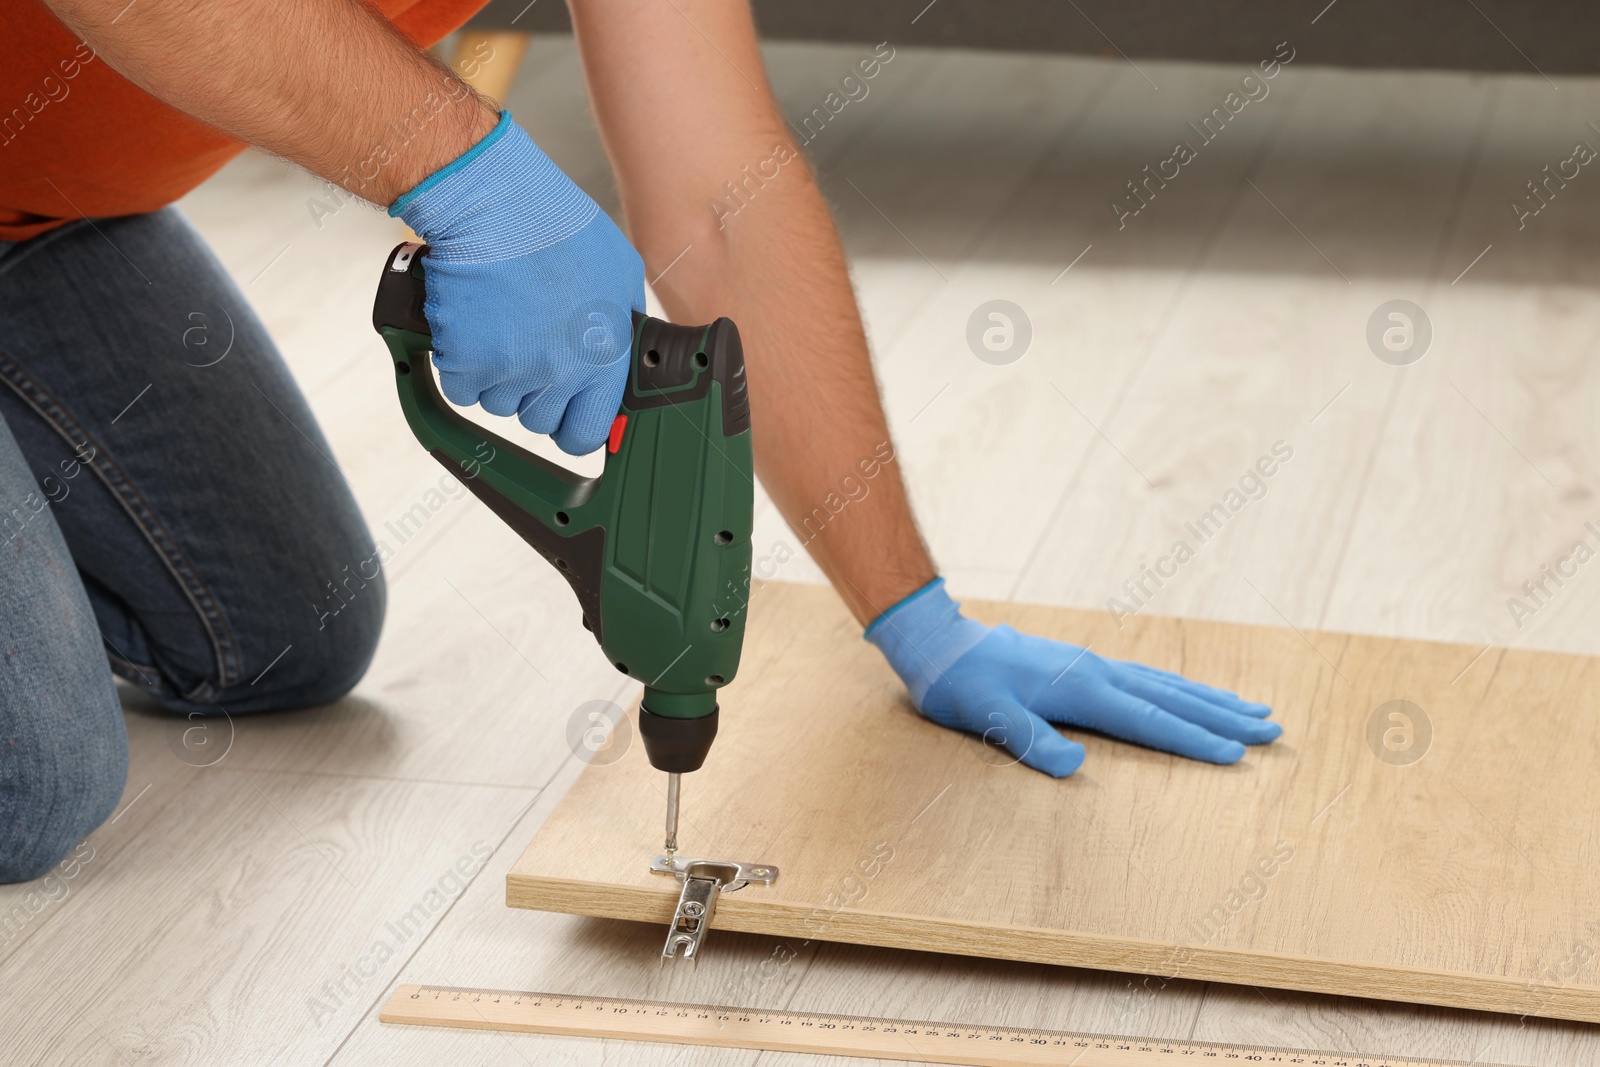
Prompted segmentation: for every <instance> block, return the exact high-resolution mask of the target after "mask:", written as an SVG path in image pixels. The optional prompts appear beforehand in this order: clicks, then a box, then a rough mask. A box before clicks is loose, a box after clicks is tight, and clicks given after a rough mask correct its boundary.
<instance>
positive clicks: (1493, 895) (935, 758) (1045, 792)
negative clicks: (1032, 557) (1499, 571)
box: [507, 585, 1600, 1021]
mask: <svg viewBox="0 0 1600 1067" xmlns="http://www.w3.org/2000/svg"><path fill="white" fill-rule="evenodd" d="M974 611H975V613H976V614H977V615H979V616H980V617H983V618H985V619H987V620H990V621H1000V620H1002V619H1003V620H1006V621H1009V622H1012V623H1013V624H1015V625H1016V626H1018V627H1019V628H1023V629H1028V630H1032V631H1035V632H1039V633H1044V634H1048V635H1051V636H1056V637H1060V638H1064V639H1075V640H1079V641H1084V640H1087V641H1088V642H1089V643H1091V644H1092V646H1093V647H1094V648H1095V650H1096V651H1098V652H1101V653H1103V654H1106V655H1111V656H1121V657H1128V658H1136V659H1140V660H1143V661H1145V662H1149V663H1153V664H1156V665H1158V666H1162V667H1166V668H1169V669H1174V670H1184V671H1186V672H1187V673H1189V674H1191V675H1192V676H1194V677H1197V678H1201V679H1205V680H1207V681H1210V682H1213V683H1216V684H1220V685H1225V686H1230V687H1234V688H1237V689H1239V690H1241V691H1242V692H1244V693H1245V694H1246V695H1248V696H1250V697H1253V698H1256V699H1261V700H1266V701H1269V702H1271V703H1272V704H1273V705H1274V706H1275V707H1276V708H1277V709H1278V714H1279V716H1280V718H1281V720H1282V721H1283V723H1284V726H1285V737H1284V739H1283V741H1282V742H1280V743H1279V744H1277V745H1274V746H1271V747H1269V748H1265V749H1255V750H1252V752H1251V753H1250V754H1249V755H1248V756H1247V757H1246V759H1245V761H1244V762H1243V763H1242V764H1240V765H1238V766H1236V767H1232V768H1216V767H1210V766H1205V765H1201V764H1197V763H1191V762H1188V761H1183V760H1178V759H1174V758H1171V757H1167V756H1164V755H1161V754H1158V753H1154V752H1149V751H1145V750H1141V749H1138V748H1135V747H1132V746H1128V745H1123V744H1120V743H1116V742H1113V741H1110V740H1107V739H1099V738H1093V737H1087V736H1086V737H1084V738H1083V739H1084V740H1085V742H1086V744H1087V746H1088V749H1089V756H1088V762H1087V764H1086V767H1085V769H1084V770H1083V771H1081V772H1080V773H1079V774H1078V775H1077V776H1075V777H1073V778H1072V779H1069V780H1066V781H1064V782H1056V781H1052V780H1050V779H1047V778H1044V777H1042V776H1040V775H1037V774H1035V773H1033V772H1031V771H1028V770H1026V769H1024V768H1021V767H1017V766H1009V765H1004V764H1005V763H1006V759H1005V758H1004V757H998V758H997V754H996V753H995V752H994V751H992V750H989V749H985V748H983V747H982V746H981V745H979V744H978V743H977V742H976V741H974V740H972V739H968V738H963V737H961V736H958V735H956V734H953V733H950V732H948V731H945V730H942V729H940V728H939V727H936V726H933V725H932V724H930V723H927V722H925V721H923V720H922V719H921V718H919V717H917V716H916V715H914V714H913V713H912V712H911V711H910V709H909V708H908V707H906V706H905V705H904V703H903V702H902V698H901V697H900V695H899V691H898V682H897V681H896V680H895V679H894V677H893V675H892V674H891V673H890V672H889V670H888V669H887V668H886V667H885V666H884V665H883V664H882V663H881V661H880V660H879V659H878V654H877V652H876V651H875V650H874V649H872V648H870V647H869V646H867V645H865V644H864V643H862V642H861V641H860V639H859V637H858V636H857V633H856V631H855V629H854V627H853V625H851V623H850V622H849V620H848V618H847V616H846V615H845V614H844V612H843V610H842V609H841V608H840V607H839V606H838V605H837V603H836V601H835V600H834V599H833V597H832V595H831V594H830V593H829V592H827V591H826V590H819V589H814V588H810V587H802V586H779V585H774V586H771V587H768V588H767V589H766V590H764V591H763V592H762V593H760V594H758V599H757V600H756V602H755V605H754V614H753V618H752V620H751V630H750V636H749V639H748V642H747V653H746V654H747V660H746V666H745V667H744V668H743V669H742V670H741V673H740V676H739V679H738V681H736V682H735V684H734V685H733V686H731V687H730V688H729V690H728V692H727V693H726V699H725V700H724V702H723V703H724V707H725V708H727V711H728V713H727V714H726V715H724V717H723V723H722V734H721V736H720V737H719V740H718V743H717V747H716V748H715V749H714V750H713V752H712V757H711V760H710V761H709V763H708V764H707V767H706V769H705V770H703V771H701V772H698V773H697V774H695V775H692V776H691V777H690V778H689V780H688V781H687V782H686V785H685V805H686V807H685V824H686V827H687V829H686V831H685V833H684V835H683V845H684V848H685V850H686V851H687V852H688V853H690V854H704V855H714V856H726V857H730V858H739V859H748V860H761V861H767V862H772V863H776V864H778V865H779V866H780V867H782V868H783V870H784V874H783V877H782V879H781V880H780V881H779V882H778V884H777V885H775V886H773V887H770V888H761V889H757V888H751V889H746V890H743V891H740V892H738V893H731V894H727V895H725V897H724V898H723V900H722V902H721V904H720V905H719V911H718V915H717V925H718V926H720V927H722V928H724V929H736V930H748V931H754V932H762V933H771V934H782V935H789V936H797V937H807V938H822V939H825V940H836V941H847V942H856V943H862V944H872V945H882V946H888V947H896V948H915V949H927V950H933V951H941V952H953V953H958V954H963V955H975V956H990V957H997V958H1005V959H1013V960H1024V961H1032V962H1044V963H1058V964H1074V965H1080V966H1087V967H1095V968H1104V969H1117V970H1124V971H1141V972H1145V973H1152V974H1164V975H1168V976H1181V977H1185V978H1209V979H1217V980H1222V981H1228V982H1237V983H1247V984H1252V985H1266V986H1278V987H1282V988H1289V989H1302V990H1309V991H1317V992H1337V993H1353V994H1356V995H1362V996H1368V997H1375V998H1381V999H1395V1000H1409V1001H1415V1002H1419V1003H1430V1004H1445V1005H1453V1006H1459V1007H1468V1008H1478V1009H1485V1010H1498V1011H1511V1012H1518V1013H1524V1014H1537V1015H1549V1016H1554V1017H1562V1018H1574V1019H1585V1020H1589V1021H1600V986H1597V985H1596V984H1595V983H1594V982H1593V979H1592V972H1591V971H1590V970H1588V969H1587V968H1586V966H1584V965H1583V964H1584V962H1585V961H1586V960H1588V959H1590V958H1592V956H1593V952H1592V950H1591V951H1590V952H1588V953H1587V954H1585V953H1583V952H1582V951H1581V948H1580V946H1584V945H1586V944H1587V942H1588V941H1589V940H1591V939H1592V938H1593V937H1594V936H1595V935H1594V934H1593V933H1591V932H1590V931H1589V930H1588V928H1587V927H1585V926H1584V925H1583V916H1585V915H1586V914H1592V912H1593V909H1594V905H1595V903H1596V900H1595V897H1596V890H1595V888H1594V886H1593V883H1592V879H1589V878H1588V877H1587V874H1586V872H1587V870H1588V867H1589V864H1588V863H1587V860H1588V858H1589V857H1590V856H1592V854H1593V851H1594V846H1595V842H1596V836H1597V825H1596V818H1595V815H1594V813H1593V811H1592V809H1591V806H1590V805H1587V804H1586V803H1585V802H1584V799H1583V798H1584V796H1585V795H1586V794H1585V789H1586V784H1585V783H1586V780H1587V777H1588V771H1587V768H1588V767H1589V766H1591V765H1592V761H1593V759H1594V757H1595V755H1596V752H1595V750H1596V748H1597V747H1600V726H1597V725H1596V724H1595V722H1594V719H1593V717H1592V716H1591V715H1589V714H1588V713H1587V712H1586V711H1585V709H1586V708H1587V707H1591V706H1592V705H1593V703H1594V700H1595V699H1596V697H1600V664H1597V663H1596V662H1595V661H1593V660H1590V659H1587V658H1581V657H1573V656H1563V655H1558V654H1553V653H1524V652H1515V651H1511V652H1501V651H1495V652H1491V653H1489V654H1488V655H1486V656H1485V657H1484V660H1483V662H1481V663H1480V664H1478V665H1477V666H1476V667H1475V668H1474V669H1472V670H1466V669H1465V668H1467V667H1468V665H1469V663H1470V662H1471V661H1472V659H1473V656H1474V654H1475V652H1476V650H1475V649H1471V648H1468V647H1464V646H1455V645H1446V644H1432V643H1423V642H1413V641H1396V640H1389V639H1383V638H1369V637H1356V636H1349V635H1341V634H1327V633H1310V634H1304V635H1302V634H1300V633H1298V632H1296V631H1294V630H1287V629H1275V628H1267V627H1250V626H1237V625H1231V624H1222V623H1208V622H1196V621H1185V620H1176V619H1164V618H1141V619H1137V620H1130V621H1128V622H1127V623H1126V625H1125V627H1124V629H1122V630H1121V631H1118V630H1117V629H1116V627H1115V625H1114V624H1113V623H1112V622H1111V621H1110V619H1109V617H1108V616H1106V615H1104V614H1101V613H1084V612H1076V611H1070V610H1062V609H1056V608H1045V607H1029V606H1021V605H998V604H980V605H975V606H974ZM1396 699H1405V700H1408V701H1412V702H1414V703H1415V704H1416V705H1418V706H1420V707H1421V708H1422V709H1424V710H1423V714H1424V715H1425V716H1426V720H1427V721H1428V722H1429V723H1430V724H1431V738H1429V739H1426V740H1424V739H1423V737H1422V733H1421V732H1420V731H1419V732H1418V734H1417V735H1416V741H1415V744H1416V746H1417V748H1418V749H1420V750H1422V751H1424V755H1423V756H1422V758H1421V759H1420V760H1418V761H1416V762H1414V763H1411V764H1409V765H1400V764H1397V763H1395V762H1391V761H1389V760H1385V759H1380V758H1379V756H1378V755H1377V754H1376V751H1387V750H1385V749H1383V747H1382V745H1381V744H1378V745H1377V748H1376V751H1375V749H1374V747H1373V746H1372V745H1371V744H1369V741H1368V723H1369V720H1370V719H1371V718H1372V717H1373V715H1374V713H1375V711H1376V710H1377V709H1379V708H1380V706H1382V705H1384V704H1386V703H1387V702H1389V701H1391V700H1396ZM1419 721H1420V720H1419ZM1527 738H1561V740H1562V745H1561V750H1562V754H1563V755H1564V756H1565V757H1566V758H1563V759H1551V756H1552V754H1553V753H1552V752H1551V744H1552V742H1548V741H1547V742H1544V743H1540V744H1530V743H1528V742H1527V740H1526V739H1527ZM663 787H664V776H663V775H661V774H659V773H658V772H655V771H654V770H652V769H651V768H650V767H649V766H648V764H647V763H646V761H645V759H644V754H643V752H642V750H641V749H640V748H639V747H638V746H635V748H634V749H633V750H632V751H630V752H628V753H627V754H626V756H625V757H624V758H623V759H621V760H619V761H618V762H616V763H614V764H611V765H609V766H604V767H593V768H591V769H589V770H588V771H587V772H585V774H584V775H583V776H582V777H581V778H580V779H579V781H578V783H577V784H576V785H575V786H574V788H573V789H572V791H571V793H570V794H568V796H567V797H566V798H565V799H564V800H563V802H562V803H561V805H560V806H559V807H558V808H557V810H556V812H555V813H554V814H553V815H552V817H551V819H550V821H549V822H548V823H547V824H546V826H545V828H544V829H543V830H542V831H541V832H540V834H539V835H538V836H537V837H536V838H535V840H534V843H533V844H532V845H531V846H530V847H529V849H528V851H527V852H526V853H525V854H524V856H523V857H522V859H521V860H520V861H518V863H517V864H516V865H515V866H514V867H513V868H512V870H511V872H510V874H509V875H508V876H507V900H508V903H510V904H511V905H513V906H516V907H529V908H538V909H543V910H551V911H566V912H574V913H580V914H588V915H597V916H606V917H612V918H626V919H638V920H644V921H649V922H660V923H665V922H666V920H667V919H668V918H669V917H670V915H671V910H672V902H673V897H674V893H675V886H674V883H672V882H671V881H669V880H668V879H665V878H663V877H661V876H658V875H652V874H650V873H649V872H648V871H647V869H646V865H647V863H648V861H649V857H650V855H651V852H652V850H653V849H654V848H655V847H656V845H657V841H658V831H657V822H658V816H657V812H659V811H660V810H661V806H662V803H663V799H662V798H663ZM887 853H892V859H890V860H889V861H887V862H877V863H874V862H871V858H872V857H874V856H876V857H878V858H879V860H880V861H881V860H882V857H883V856H884V855H885V854H887ZM864 872H865V873H864ZM873 872H876V873H873ZM1574 952H1577V953H1578V957H1577V959H1578V963H1577V964H1575V965H1574V966H1572V967H1563V966H1562V962H1561V961H1562V960H1563V959H1566V958H1568V957H1570V956H1571V955H1572V954H1573V953H1574ZM1574 972H1576V973H1574Z"/></svg>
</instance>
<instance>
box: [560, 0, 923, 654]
mask: <svg viewBox="0 0 1600 1067" xmlns="http://www.w3.org/2000/svg"><path fill="white" fill-rule="evenodd" d="M572 7H573V18H574V22H575V24H576V26H577V31H578V42H579V46H580V47H581V48H582V50H583V57H584V72H585V75H586V76H587V78H588V80H589V88H590V95H591V97H592V99H593V101H594V106H595V111H596V114H597V115H598V117H599V119H600V126H601V133H602V135H603V137H604V139H605V142H606V148H607V151H608V152H609V153H610V155H611V158H612V162H613V163H614V164H615V167H616V170H617V181H618V186H619V188H620V189H621V191H622V198H623V207H624V209H625V211H626V213H627V218H628V222H629V225H630V236H631V237H632V239H633V241H634V244H635V245H636V246H637V247H638V249H639V251H640V253H641V254H642V255H643V256H644V259H645V263H646V276H647V277H649V278H651V279H653V280H652V283H651V284H652V286H653V288H654V289H655V291H656V294H657V295H658V296H660V298H661V300H662V302H663V304H665V305H666V309H667V312H668V314H669V315H670V316H672V317H673V318H674V319H676V320H678V321H692V322H707V321H710V320H711V319H712V318H714V317H716V316H718V315H726V316H728V317H729V318H731V319H733V320H734V321H735V322H737V323H738V324H739V331H740V334H741V336H742V337H743V340H744V350H745V362H746V366H747V369H748V373H749V379H750V403H751V426H752V432H753V433H754V436H755V456H756V469H757V471H758V472H759V473H760V475H761V480H762V484H763V485H765V486H766V488H767V491H768V492H769V493H770V494H771V495H772V498H773V500H774V501H775V502H776V504H777V505H778V508H779V509H780V510H781V511H782V513H783V516H784V518H785V519H786V520H788V523H789V525H790V528H791V529H793V530H794V531H795V534H796V536H797V537H798V539H799V540H800V542H801V543H802V544H804V545H805V547H806V548H807V549H808V550H809V551H810V553H811V555H812V557H813V558H814V559H815V560H816V561H817V563H818V564H819V565H820V566H821V567H822V569H823V571H824V572H826V573H827V575H828V577H829V578H830V579H831V580H832V581H833V584H834V586H835V588H837V589H838V591H839V593H840V595H841V596H842V597H843V598H844V600H845V602H846V603H847V604H848V605H849V606H850V609H851V610H852V611H853V612H854V613H855V616H856V618H857V619H859V620H860V621H861V622H862V623H863V624H866V623H868V622H870V621H871V620H872V619H874V618H876V617H877V616H878V614H879V613H881V612H882V611H883V610H884V609H885V608H888V607H890V606H891V605H893V604H894V603H895V602H896V601H898V600H900V599H902V598H904V597H905V596H906V595H907V594H909V593H911V592H914V591H915V590H916V589H918V588H920V587H921V586H923V585H925V584H927V583H928V582H929V581H930V580H932V578H933V577H934V575H935V570H934V566H933V562H932V560H931V559H930V558H929V556H928V553H927V550H926V549H925V548H924V546H923V544H922V541H921V538H920V537H919V535H918V533H917V528H916V523H915V521H914V520H913V518H912V515H911V510H910V507H909V506H908V504H907V501H906V495H905V489H904V486H903V483H902V482H901V479H900V465H899V463H897V462H892V461H891V462H883V457H884V456H885V455H886V454H888V455H891V456H892V451H890V448H891V446H890V443H889V440H890V439H889V431H888V428H887V425H886V423H885V420H884V416H883V408H882V405H881V404H880V402H879V400H878V391H877V385H876V383H875V382H874V380H873V374H872V365H871V361H870V360H869V358H868V354H867V344H866V338H865V336H864V333H863V331H862V327H861V319H860V315H859V313H858V311H857V309H856V302H855V295H854V293H853V292H852V291H851V288H850V278H849V274H848V272H847V270H846V267H845V260H844V253H843V250H842V249H841V247H840V244H839V238H838V234H837V231H836V230H835V228H834V225H833V220H832V218H831V217H830V216H829V213H828V210H827V206H826V204H825V203H824V202H823V199H822V196H821V193H820V192H819V191H818V189H817V187H816V184H815V182H814V181H813V179H812V176H811V173H810V170H809V168H808V166H807V164H806V162H805V160H804V158H803V157H801V156H800V154H799V152H798V150H797V149H796V148H795V147H794V145H793V141H792V139H791V137H790V132H789V130H788V128H787V126H786V124H785V123H784V121H783V119H782V117H781V116H780V115H779V114H778V112H777V109H776V106H775V104H774V103H773V101H772V99H771V96H770V94H769V93H768V91H767V87H766V80H765V75H764V73H763V71H762V65H761V55H760V52H759V50H758V49H757V46H756V38H755V33H754V29H753V27H752V26H751V25H750V15H749V8H748V6H747V5H746V4H745V3H744V0H676V2H674V3H672V4H660V3H651V2H641V0H578V2H575V3H574V4H573V5H572ZM780 147H781V151H780ZM775 155H782V156H783V157H784V159H783V161H781V163H775V162H774V161H773V159H774V156H775ZM774 166H777V174H776V176H775V177H768V178H759V177H758V178H757V179H756V180H757V181H758V182H759V189H756V187H755V186H753V185H752V186H750V187H748V190H749V191H750V193H751V195H750V198H749V201H748V203H747V204H746V206H744V207H742V208H741V209H740V210H739V211H738V213H737V215H736V216H735V217H732V218H727V217H726V216H725V215H724V217H721V218H719V217H718V214H717V213H714V212H713V211H712V209H711V205H712V204H713V203H715V202H717V201H721V200H724V197H725V194H726V187H725V186H724V182H728V181H731V182H735V183H741V182H744V181H745V180H746V168H749V169H750V170H751V171H759V172H761V173H764V174H765V175H768V176H771V175H772V174H773V168H774ZM869 472H870V473H869Z"/></svg>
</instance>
